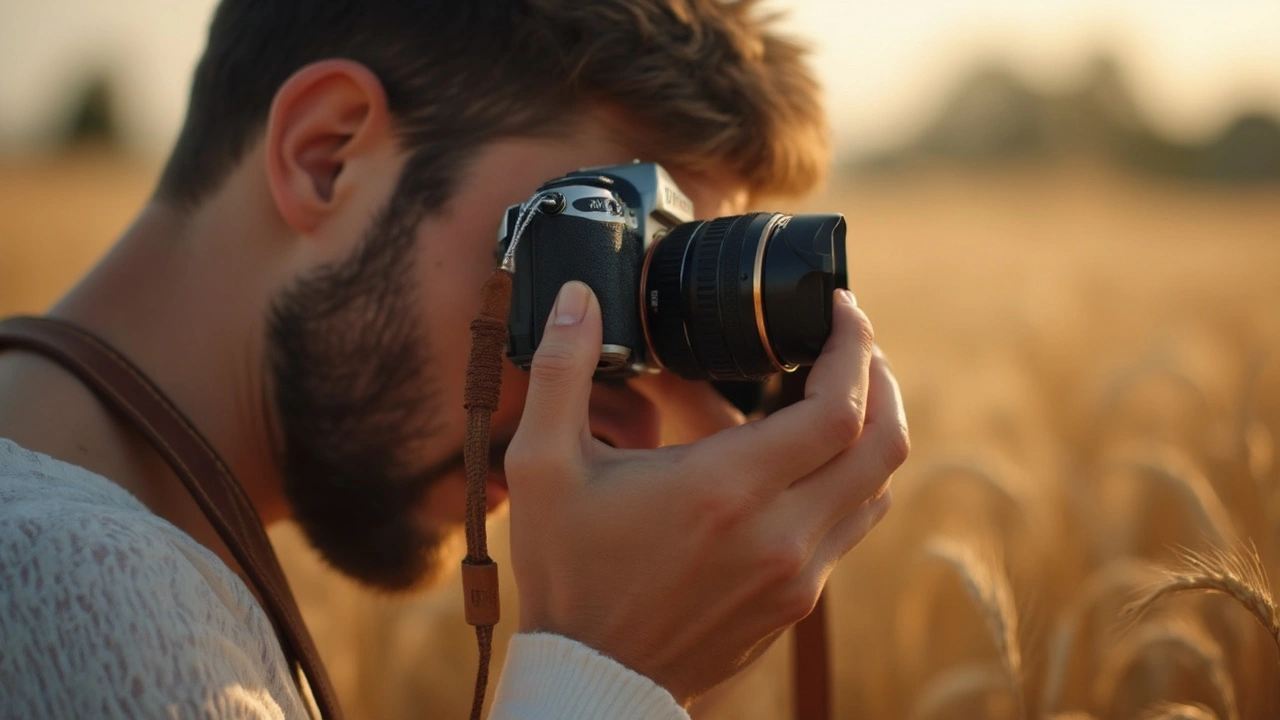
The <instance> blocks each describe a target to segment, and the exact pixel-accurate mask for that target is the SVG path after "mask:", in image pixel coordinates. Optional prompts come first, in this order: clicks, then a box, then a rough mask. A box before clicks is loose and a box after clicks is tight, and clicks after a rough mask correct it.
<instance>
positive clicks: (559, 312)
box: [513, 281, 601, 450]
mask: <svg viewBox="0 0 1280 720" xmlns="http://www.w3.org/2000/svg"><path fill="white" fill-rule="evenodd" d="M600 337H601V330H600V303H599V301H597V300H596V296H595V294H594V293H592V292H591V288H589V287H587V286H586V285H585V284H583V283H580V282H577V281H572V282H567V283H565V284H564V286H563V287H561V288H560V293H559V294H558V295H557V296H556V303H555V306H553V307H552V308H551V315H550V316H549V317H548V318H547V325H546V329H545V330H544V331H543V334H542V342H541V343H539V345H538V349H537V351H536V352H534V354H533V363H532V364H531V365H530V367H529V393H528V396H527V398H526V400H525V406H524V416H523V417H522V418H521V419H520V428H519V431H518V434H523V435H526V437H525V438H523V440H526V441H529V440H531V439H532V438H533V437H536V438H537V440H536V442H537V443H539V444H542V443H546V444H547V445H546V446H544V449H550V448H555V449H557V450H559V449H561V448H563V449H565V450H568V449H569V448H577V447H578V445H579V443H580V442H581V439H582V438H583V437H584V436H585V435H586V434H587V432H588V430H587V423H588V419H587V418H588V407H589V405H590V401H591V378H592V376H593V375H594V374H595V371H596V363H597V362H599V360H600ZM513 442H515V439H513Z"/></svg>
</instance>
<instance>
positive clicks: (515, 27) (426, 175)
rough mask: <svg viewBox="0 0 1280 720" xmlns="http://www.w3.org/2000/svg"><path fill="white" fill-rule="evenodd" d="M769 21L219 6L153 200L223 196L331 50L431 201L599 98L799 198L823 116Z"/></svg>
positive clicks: (721, 10) (449, 2) (655, 151)
mask: <svg viewBox="0 0 1280 720" xmlns="http://www.w3.org/2000/svg"><path fill="white" fill-rule="evenodd" d="M774 25H775V16H773V15H767V14H764V13H763V12H762V11H761V9H760V8H759V7H758V3H756V2H754V1H752V0H740V1H736V2H724V1H722V0H590V1H586V0H324V2H314V0H223V2H222V3H221V4H220V5H219V6H218V9H217V11H216V12H215V14H214V17H213V21H212V23H211V25H210V28H209V39H208V46H207V47H206V49H205V52H204V55H203V56H202V58H201V60H200V63H199V65H198V66H197V68H196V73H195V78H194V82H193V86H192V91H191V100H190V105H189V107H188V111H187V118H186V121H185V123H184V125H183V128H182V132H181V133H180V135H179V137H178V141H177V145H176V147H175V148H174V151H173V153H172V155H171V157H170V159H169V162H168V164H167V165H166V167H165V170H164V173H163V176H162V177H161V180H160V185H159V189H158V192H157V195H158V197H159V198H160V199H162V200H166V201H170V202H174V203H177V204H181V205H194V204H197V203H198V202H199V201H200V200H201V199H203V198H204V197H205V196H206V195H208V194H209V193H211V192H212V191H214V190H215V189H216V188H217V187H218V186H219V185H221V183H222V182H223V181H224V180H225V178H226V176H227V175H228V174H229V173H230V171H231V169H232V168H233V167H234V165H235V164H236V163H237V162H239V161H240V159H241V158H242V157H243V155H244V153H245V152H246V151H247V149H248V147H249V146H250V145H251V144H252V142H254V141H255V140H256V139H257V137H258V136H259V135H260V134H261V133H262V131H263V128H264V126H265V123H266V117H267V112H268V109H269V108H270V106H271V102H272V99H273V98H274V96H275V94H276V92H277V90H278V89H279V87H280V85H281V84H283V83H284V81H285V80H286V79H288V77H289V76H290V75H292V74H293V73H294V72H296V71H297V70H299V69H300V68H302V67H304V66H305V65H307V64H310V63H312V62H316V61H319V60H322V59H324V58H330V57H343V58H349V59H352V60H355V61H358V62H360V63H362V64H364V65H366V66H367V67H369V69H370V70H372V71H373V72H374V73H375V74H376V75H377V76H378V78H379V79H380V81H381V82H382V83H383V85H384V87H385V89H386V93H387V98H388V103H389V105H390V109H391V112H392V114H393V116H394V118H395V122H396V125H397V129H398V131H399V132H400V133H401V136H402V142H403V143H404V145H405V147H406V148H407V149H409V150H410V152H411V157H410V161H409V162H410V164H409V166H408V167H407V168H406V173H408V172H413V173H417V174H418V176H417V177H415V178H408V177H405V178H402V186H405V185H406V184H407V185H408V186H410V187H416V190H417V192H418V193H419V194H420V198H419V200H420V202H421V203H422V206H424V207H426V208H433V207H438V206H440V205H442V204H443V203H444V202H445V201H446V200H447V199H448V198H449V195H450V194H451V192H452V189H453V185H454V182H455V181H456V178H457V175H458V172H459V169H460V167H461V166H462V164H463V163H464V162H465V161H466V159H467V157H468V156H469V155H471V154H472V153H473V152H474V151H475V150H476V149H477V148H478V147H479V146H481V145H482V144H484V143H486V142H488V141H491V140H494V139H497V138H500V137H504V136H512V135H521V134H537V133H543V132H547V131H550V130H552V129H554V128H555V127H556V125H557V124H558V122H559V121H563V120H564V119H565V118H566V117H567V116H568V114H569V113H571V112H573V111H575V110H579V109H581V108H583V107H584V106H587V105H590V104H592V103H595V104H601V105H605V106H609V107H613V108H616V109H619V110H621V111H623V112H624V113H625V114H626V115H628V116H629V117H632V118H635V119H636V120H637V121H638V123H637V125H638V127H642V128H651V129H652V130H653V135H652V137H650V138H648V141H647V142H644V141H642V142H641V144H642V147H643V149H645V150H646V151H648V152H650V153H651V154H652V155H653V159H656V160H658V161H660V162H668V163H672V164H673V165H676V166H679V167H682V168H685V169H688V170H692V171H703V170H711V169H722V170H728V171H730V172H733V173H734V174H735V175H736V176H738V177H740V178H742V179H743V180H745V181H746V182H747V183H748V185H749V187H750V189H751V190H752V191H753V193H754V194H756V195H774V194H784V195H794V194H800V193H803V192H806V191H808V190H810V189H811V188H812V187H813V186H814V185H816V184H817V183H818V182H819V181H820V179H821V178H822V176H823V175H824V173H825V171H826V168H827V162H828V157H827V156H828V132H827V127H826V118H825V114H824V112H823V109H822V105H821V102H820V97H819V95H820V93H819V89H818V85H817V83H816V82H815V80H814V78H813V75H812V73H811V71H810V69H809V67H808V66H807V64H806V59H805V55H806V51H805V50H804V48H803V47H802V46H801V45H800V44H798V43H797V42H795V41H794V40H791V39H788V38H786V37H784V36H782V35H779V34H778V33H777V32H775V30H774ZM406 181H407V183H406Z"/></svg>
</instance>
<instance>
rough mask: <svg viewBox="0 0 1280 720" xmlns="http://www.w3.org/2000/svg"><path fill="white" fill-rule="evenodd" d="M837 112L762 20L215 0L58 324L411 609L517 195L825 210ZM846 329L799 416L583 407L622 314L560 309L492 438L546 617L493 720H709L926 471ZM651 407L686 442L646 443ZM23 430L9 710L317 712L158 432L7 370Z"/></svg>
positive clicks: (2, 583)
mask: <svg viewBox="0 0 1280 720" xmlns="http://www.w3.org/2000/svg"><path fill="white" fill-rule="evenodd" d="M816 94H817V91H816V87H815V85H814V83H813V82H812V80H811V78H810V75H809V72H808V70H807V68H806V67H805V65H804V63H803V53H802V52H801V51H800V50H799V49H798V48H797V46H795V45H794V44H792V43H791V42H789V41H786V40H784V39H782V38H780V37H778V36H777V35H775V34H774V33H773V32H772V31H771V30H770V29H769V28H768V26H767V23H766V22H765V21H764V20H762V19H760V14H759V12H758V11H757V9H756V8H755V7H754V6H753V5H752V4H749V3H733V4H726V3H721V2H714V1H712V0H691V1H688V2H685V1H681V0H666V1H663V0H641V1H637V0H603V1H598V2H591V3H584V2H578V1H577V0H527V1H525V2H516V1H508V2H497V1H495V2H485V3H478V2H476V3H472V2H465V3H464V2H441V1H438V0H437V1H429V0H419V1H417V2H408V1H402V2H391V1H390V0H361V1H360V2H354V1H353V2H325V3H308V2H301V1H298V0H294V1H292V2H290V1H287V0H225V1H224V2H223V3H222V4H221V5H220V6H219V8H218V10H217V12H216V14H215V17H214V19H213V22H212V25H211V28H210V32H209V44H208V47H207V49H206V51H205V54H204V56H203V58H202V60H201V62H200V65H199V67H198V68H197V70H196V76H195V82H194V85H193V89H192V95H191V103H190V107H189V111H188V116H187V119H186V123H185V125H184V127H183V130H182V133H181V135H180V137H179V139H178V142H177V145H176V147H175V149H174V151H173V155H172V157H171V158H170V160H169V163H168V165H167V167H166V168H165V171H164V174H163V176H162V178H161V180H160V183H159V186H158V188H157V191H156V193H155V196H154V197H153V198H152V200H151V201H150V202H149V203H148V204H147V205H146V206H145V207H144V208H143V209H142V211H141V212H140V213H139V215H138V217H137V220H136V221H135V222H134V224H133V225H132V226H131V227H130V228H129V229H128V230H127V231H126V232H125V233H124V235H123V236H122V237H121V238H120V240H119V242H118V243H117V244H116V246H115V247H114V249H113V250H112V251H111V252H110V254H109V255H108V256H107V257H106V258H105V259H104V260H103V261H102V262H101V264H100V265H99V266H98V267H96V268H95V269H94V270H93V271H92V272H91V273H90V274H89V275H87V276H86V277H85V278H84V279H83V280H82V281H81V282H80V283H79V284H78V285H76V287H75V288H74V289H72V290H71V292H70V293H69V294H68V295H67V296H66V297H64V298H63V299H62V300H61V301H60V302H59V303H58V304H57V305H56V306H55V308H54V309H53V311H52V314H53V315H55V316H57V317H62V318H66V319H69V320H72V321H74V322H76V323H79V324H81V325H83V326H84V327H86V328H88V329H90V330H92V331H94V332H95V333H97V334H98V335H100V336H101V337H103V338H104V339H105V340H106V341H108V342H109V343H111V344H112V345H114V346H115V347H116V348H118V349H119V350H121V351H122V352H123V353H124V354H125V355H127V356H128V357H130V358H131V359H132V360H133V361H134V362H135V363H136V364H138V365H139V366H140V368H141V369H142V370H143V371H144V372H145V373H146V374H147V375H148V376H149V377H150V378H151V379H152V380H154V381H155V382H156V383H157V384H158V385H159V387H160V388H162V389H163V390H164V391H165V392H166V393H167V394H168V395H169V396H170V397H171V398H172V399H173V400H174V401H175V402H176V404H177V405H178V406H179V407H180V408H182V409H183V411H184V412H185V413H186V414H187V415H188V416H190V417H191V418H192V419H193V421H194V422H195V424H196V425H197V426H198V427H199V428H200V430H201V431H202V432H203V433H204V434H205V435H206V436H207V437H208V438H209V439H210V440H211V442H212V443H213V445H214V446H215V447H216V449H217V450H218V451H219V453H220V454H221V455H222V457H223V458H224V459H225V460H226V461H227V464H228V466H229V467H230V469H231V470H232V471H233V472H234V474H235V476H236V478H237V479H238V481H239V482H240V483H241V484H242V485H243V487H244V489H245V490H246V492H247V493H248V495H249V497H250V498H251V500H252V501H253V504H254V507H255V509H256V510H257V512H258V514H259V515H260V517H261V519H262V521H263V523H265V524H268V525H269V524H271V523H274V522H277V521H280V520H283V519H285V518H293V519H295V520H297V521H298V523H299V524H300V525H301V527H302V528H303V530H304V531H305V533H306V535H307V536H308V538H309V540H310V541H311V542H312V543H313V544H314V545H315V546H316V548H318V549H319V550H320V552H321V553H322V554H323V556H324V557H325V558H326V559H327V560H328V562H330V563H331V564H332V565H334V566H335V567H336V568H338V569H340V570H342V571H344V572H346V573H348V574H350V575H352V576H353V577H355V578H357V579H359V580H361V581H363V582H365V583H367V584H368V585H370V586H372V587H375V588H382V589H389V590H401V589H407V588H412V587H418V586H422V585H424V584H427V583H430V582H431V581H432V580H433V578H435V577H436V576H437V575H438V573H439V572H440V571H441V570H442V569H443V568H447V567H452V566H454V565H456V560H457V558H452V557H446V556H447V555H448V552H446V551H444V550H443V548H446V547H451V544H450V543H448V542H446V541H447V540H448V539H449V538H451V537H453V536H454V535H456V534H457V532H458V529H459V527H460V524H461V520H462V513H463V506H464V503H463V475H462V472H461V446H462V441H463V436H464V421H463V414H462V391H463V376H464V367H465V363H466V358H467V351H468V343H469V338H468V332H467V327H468V323H469V321H470V320H471V318H472V316H473V315H474V314H475V311H476V309H477V306H478V297H479V289H480V286H481V284H482V283H483V281H484V280H485V278H486V277H487V276H488V274H489V272H490V271H491V270H492V268H493V267H494V242H495V237H496V229H497V226H498V223H499V220H500V218H501V215H502V211H503V209H504V208H506V207H507V206H508V205H510V204H512V203H516V202H520V201H522V200H524V199H526V198H527V197H528V196H529V195H530V194H531V192H532V191H533V189H534V188H536V187H537V186H538V185H539V184H540V183H542V182H543V181H545V180H547V179H549V178H553V177H556V176H559V175H561V174H563V173H565V172H567V171H570V170H573V169H577V168H580V167H585V166H597V165H607V164H615V163H620V162H626V161H629V160H630V159H632V158H635V157H639V158H643V159H646V160H652V161H657V162H661V163H663V164H664V166H666V167H667V168H668V169H669V170H671V171H672V174H673V176H674V178H675V180H676V182H677V183H678V184H679V185H680V187H681V188H682V189H683V190H684V191H685V192H686V193H687V194H688V195H689V196H690V197H691V198H692V199H693V201H694V203H695V206H696V211H697V214H698V215H699V216H700V217H712V216H717V215H724V214H732V213H738V212H742V211H743V210H744V209H745V208H746V205H747V203H748V202H750V200H751V199H752V198H754V197H756V196H759V195H762V194H769V193H780V192H792V193H795V192H800V191H803V190H805V189H807V188H809V187H810V186H812V185H813V184H814V183H815V182H816V181H817V179H818V177H819V175H820V171H821V169H822V167H823V165H824V162H825V158H824V156H825V152H826V146H825V142H824V137H825V128H824V124H823V122H824V121H823V117H822V114H821V112H820V109H819V104H818V101H817V97H816ZM833 316H834V330H833V334H832V337H831V338H830V340H829V341H828V343H827V345H826V348H825V349H824V352H823V355H822V357H821V358H820V359H819V361H818V364H817V365H816V366H815V368H814V370H813V372H812V375H811V377H810V380H809V383H808V386H807V389H806V398H805V399H804V400H803V401H801V402H799V403H797V404H796V405H794V406H792V407H790V408H788V409H787V410H785V411H783V412H781V413H779V414H776V415H774V416H772V417H770V418H767V419H764V420H758V421H754V422H751V423H746V424H743V423H744V421H743V418H741V416H739V415H737V414H736V413H735V412H734V411H733V410H732V409H731V408H729V406H727V405H726V404H725V403H723V402H722V401H720V400H719V399H718V398H717V396H716V395H715V394H714V392H712V391H711V389H710V388H709V387H706V386H703V385H700V384H694V383H686V382H683V381H679V380H677V379H674V378H669V377H663V376H657V377H652V378H646V379H644V380H643V381H639V380H638V381H636V382H634V383H633V384H632V385H631V386H630V387H614V386H598V387H594V388H593V387H592V385H591V376H592V371H593V369H594V367H595V362H596V353H598V351H599V345H600V327H601V319H600V311H599V305H598V303H597V302H596V300H595V298H594V297H593V296H592V295H591V293H590V292H589V291H588V290H587V289H586V287H585V286H583V285H581V284H577V283H570V284H569V285H566V286H565V288H564V289H563V290H562V291H561V294H560V296H559V299H558V301H557V305H556V308H555V310H554V311H553V313H552V318H551V320H550V322H549V324H548V329H547V333H546V337H545V339H544V341H543V344H542V346H541V348H540V349H539V351H538V356H537V358H536V360H535V363H534V367H533V370H532V372H531V373H529V374H524V373H521V372H520V371H518V370H516V369H515V368H513V367H508V368H507V370H506V372H505V375H504V378H503V392H502V400H501V406H500V407H499V409H498V410H497V412H496V413H495V414H494V417H493V428H494V436H495V438H497V439H498V444H499V446H501V445H502V444H503V443H504V442H506V443H507V444H509V449H508V450H507V452H506V462H505V468H504V466H503V465H502V464H501V463H499V464H498V465H497V466H495V467H494V469H493V473H492V474H493V481H494V482H491V495H494V496H496V498H497V499H498V500H499V501H500V500H501V493H502V492H503V489H504V487H505V486H506V485H509V487H510V494H511V540H512V562H513V566H514V571H515V574H516V578H517V581H518V586H519V592H520V600H521V602H520V613H519V615H520V616H519V619H518V625H519V634H517V635H516V636H515V638H514V640H513V641H512V643H511V647H510V650H509V655H508V660H507V665H506V668H505V670H504V672H503V675H502V679H501V681H500V684H499V687H498V690H497V699H496V701H495V705H494V707H493V709H492V715H491V717H494V718H507V717H569V716H584V717H586V716H590V717H619V718H628V717H635V718H639V717H646V718H655V717H657V718H661V717H672V718H679V717H684V716H685V714H684V710H683V708H684V707H687V705H688V704H689V703H690V702H691V701H692V700H693V699H694V698H695V697H697V696H698V695H699V694H700V693H702V692H704V691H705V690H707V689H709V688H711V687H713V686H715V685H716V684H718V683H719V682H721V681H723V680H724V679H726V678H728V677H730V676H731V675H733V674H734V673H736V672H737V671H738V670H740V669H742V668H743V667H745V666H746V664H748V663H749V662H750V661H751V660H752V659H754V658H755V657H756V656H758V655H759V654H760V653H761V652H762V651H763V650H764V649H765V648H766V647H767V646H768V644H769V643H770V642H771V641H772V640H773V639H774V638H776V637H777V635H778V634H779V633H780V632H782V630H784V629H785V628H786V627H788V626H789V625H791V624H792V623H794V622H796V621H797V620H799V619H800V618H802V617H803V616H804V615H806V614H807V613H808V612H809V610H810V609H811V608H812V607H813V604H814V602H815V600H816V598H817V595H818V593H819V592H820V590H821V587H822V585H823V583H824V581H825V579H826V577H827V575H828V573H829V572H830V570H831V568H832V567H833V565H834V563H835V562H836V560H838V559H839V558H840V557H841V556H842V555H843V554H844V553H845V552H847V551H848V550H849V549H850V548H852V547H853V546H854V545H855V544H856V543H857V542H858V541H859V540H860V539H861V538H862V537H863V536H864V535H865V534H866V533H867V532H868V531H869V530H870V529H871V527H872V526H873V525H874V524H875V523H876V522H877V521H878V520H879V519H880V517H881V516H882V515H883V514H884V512H885V511H886V509H887V507H888V497H889V496H888V493H887V482H888V478H889V476H890V474H891V473H892V471H893V470H894V469H895V468H896V467H897V466H898V465H899V464H900V463H901V462H902V461H903V459H904V458H905V455H906V448H907V439H906V438H907V436H906V431H905V419H904V417H903V414H902V409H901V402H900V400H899V397H898V391H897V387H896V383H895V381H894V379H893V377H892V376H891V375H890V373H889V371H888V369H887V367H886V366H885V363H884V362H883V360H882V359H881V357H880V356H879V355H878V353H877V352H876V351H874V349H873V347H872V345H871V329H870V325H869V323H868V322H867V320H866V318H865V316H863V315H862V314H861V312H860V311H859V310H858V309H857V308H856V307H855V305H854V303H853V300H852V296H851V295H848V293H841V294H838V296H837V297H836V298H835V301H834V312H833ZM660 422H662V423H666V424H667V426H668V427H669V428H676V430H675V432H678V433H679V436H678V438H679V439H681V440H684V441H687V442H685V443H683V444H679V445H674V446H669V447H664V448H661V449H652V448H655V447H656V446H657V444H658V439H659V438H658V435H659V429H660ZM0 437H3V438H7V440H0V500H2V501H3V506H2V507H0V587H2V588H3V590H2V591H0V593H3V595H0V638H3V640H2V642H3V646H0V647H2V651H0V686H3V687H5V688H6V693H8V694H7V695H6V696H5V697H4V699H3V700H2V701H0V714H2V715H4V716H5V717H37V716H39V717H91V716H92V717H154V716H161V715H164V716H168V715H170V714H173V715H176V716H179V717H190V716H213V717H255V718H256V717H280V716H282V715H283V716H285V717H300V716H302V715H304V713H305V707H306V703H305V701H304V700H303V699H302V698H301V697H300V694H299V692H298V691H297V690H296V689H295V688H294V686H293V685H292V684H291V682H290V680H289V670H288V668H287V667H286V666H285V662H284V659H283V656H282V654H281V651H280V648H279V646H278V645H277V644H276V641H275V639H274V637H273V634H272V628H271V625H270V623H269V622H268V620H267V619H266V616H265V615H264V614H263V612H262V610H261V609H260V608H259V606H258V605H257V603H256V601H255V598H254V596H253V595H252V594H251V592H250V591H249V590H248V588H247V587H246V585H245V584H244V583H243V582H242V579H241V577H239V576H238V575H237V573H238V570H239V569H238V568H237V566H236V565H235V563H234V561H233V560H232V558H231V557H230V555H229V554H228V551H227V548H226V547H225V546H224V545H223V544H222V542H221V541H220V539H219V538H218V536H217V535H216V534H215V533H214V532H213V530H212V529H211V527H210V525H209V523H208V522H207V520H206V519H205V518H204V516H203V515H201V513H200V512H199V511H198V509H197V508H196V506H195V505H194V504H193V501H192V500H191V499H190V497H189V496H188V495H187V493H186V492H185V491H184V490H183V488H182V487H181V485H179V484H178V482H177V480H176V479H175V477H174V475H173V474H172V473H171V472H170V471H169V470H168V468H167V467H166V466H165V465H164V464H163V463H162V462H161V461H160V459H159V456H158V455H157V454H156V453H155V452H154V451H153V450H152V448H151V447H150V446H148V445H147V444H146V442H145V441H143V439H142V438H141V437H140V436H139V435H137V434H136V433H135V432H134V431H133V430H132V429H130V428H129V427H128V426H127V425H124V424H122V423H121V422H120V421H119V419H118V418H117V417H115V416H114V415H112V414H110V413H108V412H107V411H105V410H104V409H103V408H102V407H101V406H100V405H99V403H98V402H97V401H96V400H95V398H94V396H93V395H92V394H91V393H90V392H89V391H88V390H86V389H85V388H84V387H83V386H81V385H80V384H79V383H78V382H77V381H76V380H74V379H73V378H72V377H71V376H70V375H68V374H65V373H64V372H63V371H61V370H60V369H58V368H57V367H56V366H54V365H52V364H51V363H49V362H48V361H46V360H44V359H42V358H39V357H35V356H32V355H29V354H25V353H18V352H10V353H5V354H4V355H0ZM504 470H505V475H504Z"/></svg>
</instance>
